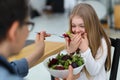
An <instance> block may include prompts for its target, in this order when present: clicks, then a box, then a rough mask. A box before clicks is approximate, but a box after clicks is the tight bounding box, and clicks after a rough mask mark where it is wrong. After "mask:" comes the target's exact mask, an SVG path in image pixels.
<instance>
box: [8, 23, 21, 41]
mask: <svg viewBox="0 0 120 80" xmlns="http://www.w3.org/2000/svg"><path fill="white" fill-rule="evenodd" d="M18 27H19V22H18V21H15V22H13V24H12V25H11V28H10V29H9V31H8V39H9V40H11V41H15V38H16V34H17V29H18Z"/></svg>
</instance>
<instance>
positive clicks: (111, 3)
mask: <svg viewBox="0 0 120 80" xmlns="http://www.w3.org/2000/svg"><path fill="white" fill-rule="evenodd" d="M82 2H84V3H88V4H90V5H92V6H93V8H94V9H95V11H96V13H97V15H98V17H99V20H100V22H101V23H102V25H103V28H104V29H105V31H106V33H107V35H108V36H110V37H112V38H120V0H30V6H31V18H30V20H31V21H33V22H34V23H35V28H34V29H33V31H32V32H30V35H29V37H28V40H34V39H35V35H36V33H35V32H38V31H43V30H44V31H46V32H47V33H56V34H59V35H61V34H63V33H65V32H66V31H67V30H68V29H69V14H70V12H71V11H72V9H73V7H74V6H75V5H76V4H78V3H82ZM46 40H47V41H55V42H64V39H62V38H59V37H57V36H52V37H49V38H47V39H46ZM29 72H30V73H29V74H28V76H27V77H26V79H28V80H38V79H40V80H41V79H43V80H51V76H50V74H49V72H48V71H47V70H46V68H45V67H44V66H43V63H40V64H39V65H37V66H35V67H33V68H32V69H30V71H29ZM119 74H120V68H119V69H118V75H119ZM108 78H109V73H108ZM117 80H120V77H119V76H117Z"/></svg>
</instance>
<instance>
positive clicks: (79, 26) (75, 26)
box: [71, 16, 85, 34]
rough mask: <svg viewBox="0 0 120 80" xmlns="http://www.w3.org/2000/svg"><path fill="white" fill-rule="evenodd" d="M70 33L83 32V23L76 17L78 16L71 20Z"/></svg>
mask: <svg viewBox="0 0 120 80" xmlns="http://www.w3.org/2000/svg"><path fill="white" fill-rule="evenodd" d="M71 25H72V32H73V34H78V33H80V34H82V33H84V32H85V26H84V21H83V19H82V18H80V17H78V16H74V17H73V18H72V23H71Z"/></svg>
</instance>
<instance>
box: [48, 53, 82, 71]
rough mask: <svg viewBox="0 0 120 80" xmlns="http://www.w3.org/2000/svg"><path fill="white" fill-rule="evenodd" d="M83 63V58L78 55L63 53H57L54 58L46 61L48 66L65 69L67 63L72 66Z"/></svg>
mask: <svg viewBox="0 0 120 80" xmlns="http://www.w3.org/2000/svg"><path fill="white" fill-rule="evenodd" d="M83 64H84V60H83V58H82V57H81V56H80V55H78V54H74V55H72V56H71V55H68V54H66V55H63V54H58V55H57V56H56V57H55V58H52V59H49V61H48V67H49V68H52V69H55V70H65V69H68V67H69V65H71V66H72V67H73V68H77V67H79V66H81V65H83Z"/></svg>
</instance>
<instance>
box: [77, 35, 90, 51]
mask: <svg viewBox="0 0 120 80" xmlns="http://www.w3.org/2000/svg"><path fill="white" fill-rule="evenodd" d="M88 47H89V42H88V38H87V33H84V34H83V36H82V38H81V44H80V46H79V49H80V50H81V52H85V51H86V50H87V49H88Z"/></svg>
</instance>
